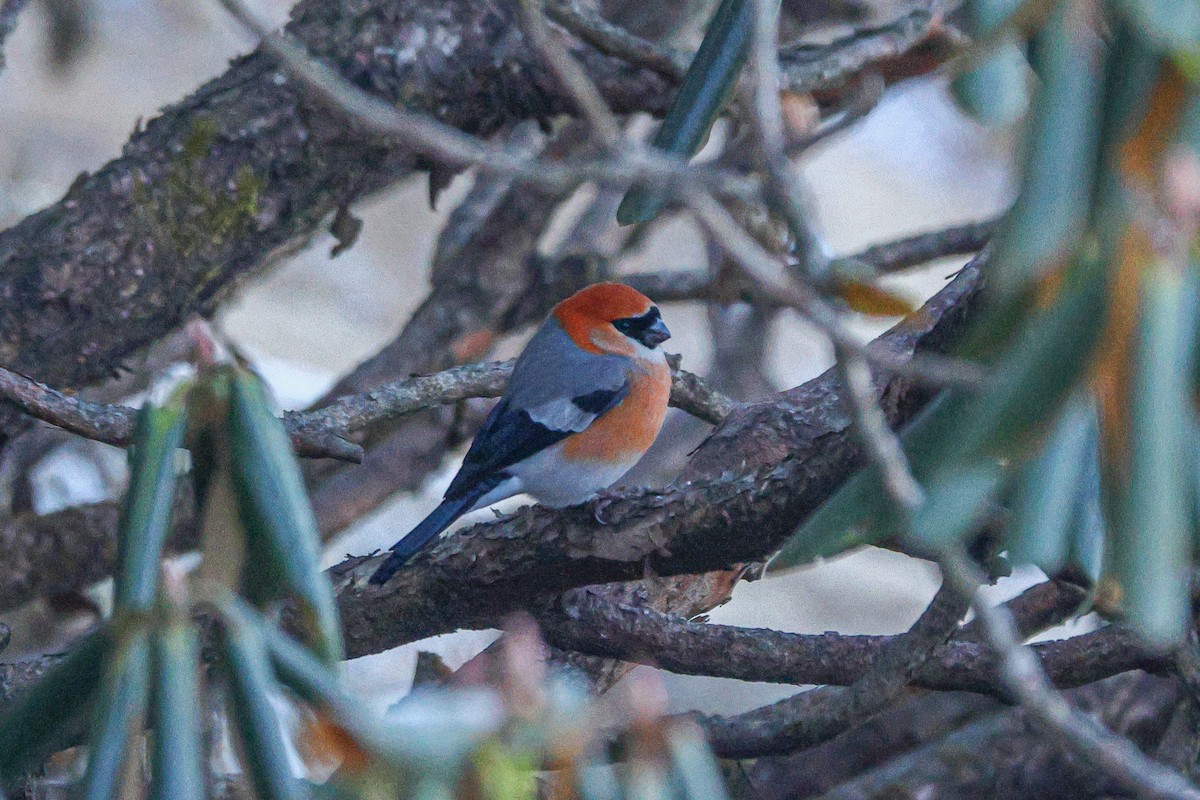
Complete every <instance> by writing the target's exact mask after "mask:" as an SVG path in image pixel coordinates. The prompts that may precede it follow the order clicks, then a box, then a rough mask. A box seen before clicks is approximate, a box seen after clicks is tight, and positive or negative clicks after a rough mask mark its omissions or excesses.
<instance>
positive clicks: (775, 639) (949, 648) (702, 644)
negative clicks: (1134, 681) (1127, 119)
mask: <svg viewBox="0 0 1200 800" xmlns="http://www.w3.org/2000/svg"><path fill="white" fill-rule="evenodd" d="M538 621H539V622H540V623H541V624H542V631H543V635H544V636H545V638H546V641H547V642H548V643H550V644H552V645H554V646H555V647H558V648H561V649H564V650H573V651H576V652H580V653H584V654H587V655H592V656H603V657H605V658H616V659H620V660H622V661H630V662H634V663H637V664H649V665H651V666H655V667H658V668H659V669H665V670H667V671H668V672H675V673H678V674H681V675H707V676H711V677H717V678H734V679H737V680H743V681H761V682H766V683H787V684H793V685H801V684H828V685H832V686H848V685H850V684H852V683H855V682H856V681H858V680H860V679H862V678H863V677H864V676H866V675H867V674H869V672H870V671H871V669H872V668H873V666H874V665H875V664H876V663H877V661H878V659H879V657H880V654H881V653H882V652H883V651H884V650H885V649H886V648H888V647H889V646H890V645H891V644H892V643H893V642H894V641H895V640H896V638H897V637H895V636H850V635H843V634H838V633H828V632H827V633H823V634H801V633H784V632H782V631H774V630H765V629H760V628H738V627H733V626H728V625H713V624H707V623H700V622H691V621H689V620H687V619H683V618H681V617H677V616H672V615H667V614H662V613H659V612H657V611H654V610H653V609H649V608H637V607H632V606H627V605H621V604H617V603H613V602H610V601H607V600H606V599H604V598H601V597H596V596H594V595H593V594H591V593H590V592H588V590H586V589H585V590H580V591H576V592H571V593H569V594H568V596H567V598H566V600H565V601H564V602H563V604H562V606H561V607H560V608H557V609H553V610H550V611H548V612H545V613H542V614H539V616H538ZM1032 650H1033V652H1034V653H1035V654H1036V655H1037V657H1038V659H1039V660H1040V661H1041V663H1042V667H1043V668H1044V669H1045V670H1046V674H1047V675H1048V676H1049V678H1050V680H1051V681H1052V682H1053V683H1054V684H1055V685H1056V686H1058V687H1060V688H1070V687H1074V686H1082V685H1084V684H1087V683H1092V682H1094V681H1098V680H1101V679H1103V678H1107V677H1110V676H1112V675H1117V674H1119V673H1122V672H1128V671H1130V670H1135V669H1142V670H1150V671H1157V670H1161V669H1164V668H1167V667H1169V666H1170V662H1169V659H1168V658H1167V657H1166V656H1165V655H1164V654H1163V653H1156V652H1154V651H1153V650H1152V649H1149V648H1147V647H1145V645H1144V644H1143V643H1142V642H1141V641H1140V640H1139V639H1138V638H1137V636H1136V635H1135V634H1134V633H1133V632H1132V631H1130V630H1128V629H1126V628H1124V627H1120V626H1108V627H1105V628H1101V629H1099V630H1097V631H1093V632H1091V633H1086V634H1083V635H1080V636H1075V637H1072V638H1070V639H1061V640H1056V641H1050V642H1043V643H1040V644H1036V645H1033V646H1032ZM997 663H998V662H997V660H996V658H995V656H994V655H993V653H992V651H991V650H990V649H989V648H988V647H987V646H985V645H982V644H978V643H974V642H964V641H961V640H955V641H951V642H949V643H947V644H945V645H942V646H940V647H938V648H936V649H935V650H934V651H933V654H932V655H931V656H930V658H929V661H928V663H926V664H925V665H924V666H923V667H921V668H920V669H918V670H916V671H915V672H914V673H913V676H912V681H911V685H912V686H915V687H919V688H922V689H932V690H937V691H967V692H976V693H979V694H986V695H992V696H994V697H997V698H999V699H1001V700H1004V701H1006V702H1011V701H1012V694H1011V693H1010V692H1009V691H1008V690H1007V689H1005V688H1004V686H1003V684H1002V683H1001V682H1000V681H999V679H998V678H999V676H998V673H997Z"/></svg>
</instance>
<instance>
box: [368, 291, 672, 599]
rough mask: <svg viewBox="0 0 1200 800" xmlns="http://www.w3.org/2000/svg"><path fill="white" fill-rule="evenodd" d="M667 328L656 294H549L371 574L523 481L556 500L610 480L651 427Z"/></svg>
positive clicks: (655, 422) (664, 397) (378, 575)
mask: <svg viewBox="0 0 1200 800" xmlns="http://www.w3.org/2000/svg"><path fill="white" fill-rule="evenodd" d="M670 338H671V332H670V330H669V329H668V328H667V326H666V323H664V322H663V319H662V314H661V313H660V312H659V309H658V306H656V305H655V304H654V302H653V301H652V300H651V299H650V298H648V297H646V296H645V295H644V294H642V293H641V292H639V291H637V290H636V289H634V288H633V287H631V286H626V285H625V284H621V283H597V284H593V285H591V286H588V287H587V288H584V289H581V290H580V291H578V292H576V293H575V294H573V295H571V296H570V297H568V298H567V299H565V300H563V301H562V302H560V303H559V304H558V305H556V306H555V307H554V309H553V310H552V311H551V312H550V314H549V315H548V316H547V317H546V320H545V322H543V323H542V325H541V327H539V328H538V330H537V332H536V333H534V335H533V337H532V338H531V339H530V340H529V343H528V344H527V345H526V346H525V349H524V350H522V351H521V354H520V355H519V356H518V357H517V361H516V364H514V365H513V371H512V376H511V377H510V378H509V380H508V383H507V385H506V387H505V390H504V393H503V395H502V396H501V398H500V401H499V402H498V403H497V404H496V406H495V407H494V408H493V409H492V411H491V413H490V414H489V415H488V417H487V419H486V420H485V421H484V423H483V427H482V428H480V430H479V433H478V434H476V436H475V439H474V441H472V442H471V446H470V448H469V449H468V450H467V455H466V457H465V458H464V459H463V463H462V467H461V468H460V469H459V471H458V473H457V474H456V475H455V476H454V480H453V481H451V482H450V486H449V488H447V489H446V493H445V496H444V498H443V500H442V502H441V504H440V505H438V507H437V508H435V509H434V510H433V511H432V512H430V514H429V516H427V517H425V519H423V520H422V521H421V522H420V523H418V524H417V526H416V527H415V528H413V529H412V530H411V531H410V532H409V533H408V535H407V536H405V537H404V538H403V539H401V540H400V541H398V542H396V544H394V545H393V546H392V547H391V552H390V554H389V555H388V557H387V558H386V559H385V560H384V562H383V563H382V564H381V565H380V566H379V568H378V569H377V570H376V571H375V572H374V573H373V574H372V576H371V578H370V583H372V584H376V585H378V584H383V583H386V582H387V581H388V579H389V578H391V577H392V575H394V574H395V573H396V572H397V571H398V570H399V569H400V568H401V567H403V566H404V565H405V564H406V563H407V562H408V560H409V559H411V558H412V557H413V556H414V555H415V554H416V553H418V552H420V551H421V550H422V549H424V548H425V547H426V545H428V544H429V543H430V542H431V541H433V539H434V538H435V537H437V536H438V535H439V534H441V533H442V531H444V530H446V528H448V527H450V525H452V524H453V523H454V521H455V520H457V519H458V518H459V517H461V516H463V515H464V514H467V513H469V512H471V511H475V510H477V509H480V508H484V507H486V506H489V505H491V504H493V503H496V502H499V501H500V500H505V499H507V498H509V497H513V496H514V495H517V494H522V493H525V494H530V495H532V496H533V497H534V498H535V499H537V500H538V501H539V502H541V503H542V504H544V505H548V506H552V507H565V506H570V505H575V504H577V503H581V502H583V501H584V500H587V499H588V498H590V497H592V496H593V495H595V494H596V493H597V492H598V491H600V490H601V489H605V488H607V487H609V486H611V485H612V484H613V483H614V482H616V481H617V480H618V479H619V478H620V477H621V476H622V475H624V474H625V473H626V472H628V471H629V470H630V469H631V468H632V467H633V465H634V464H636V463H637V462H638V460H640V459H641V457H642V455H644V454H645V452H646V451H647V450H648V449H649V448H650V445H651V444H653V443H654V440H655V438H657V437H658V432H659V430H660V429H661V428H662V423H663V419H664V417H665V416H666V413H667V401H668V400H669V399H670V395H671V369H670V367H669V366H668V365H667V359H666V355H665V354H664V353H663V351H662V349H661V348H660V347H659V345H661V344H662V343H663V342H665V341H667V340H668V339H670Z"/></svg>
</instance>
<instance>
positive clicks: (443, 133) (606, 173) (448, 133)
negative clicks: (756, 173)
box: [219, 0, 758, 196]
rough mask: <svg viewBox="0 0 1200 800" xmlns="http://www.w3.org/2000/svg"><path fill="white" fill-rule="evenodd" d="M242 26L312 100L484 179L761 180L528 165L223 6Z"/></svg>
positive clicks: (621, 165) (678, 169)
mask: <svg viewBox="0 0 1200 800" xmlns="http://www.w3.org/2000/svg"><path fill="white" fill-rule="evenodd" d="M219 2H220V3H221V5H222V6H224V7H225V9H226V10H227V11H228V12H229V13H230V14H231V15H232V16H233V17H234V18H236V19H237V20H238V21H239V22H240V23H241V24H242V25H244V26H245V27H246V28H248V29H249V30H251V31H253V32H254V34H255V35H256V36H258V37H259V38H260V39H261V41H262V47H263V48H264V49H266V50H267V51H268V52H270V53H271V54H272V55H274V56H275V57H276V58H278V59H279V62H280V65H281V66H283V68H284V69H285V70H287V72H288V73H289V74H291V75H292V77H294V78H295V79H296V80H297V81H299V82H300V83H302V84H303V85H304V86H305V87H306V89H307V90H308V92H309V93H310V94H311V95H312V97H313V98H314V99H316V100H318V101H320V102H322V103H324V104H325V105H327V106H329V107H331V108H334V109H336V110H338V111H340V112H342V113H343V114H345V115H346V116H347V117H349V118H350V119H351V120H354V121H355V122H357V123H358V124H360V125H362V126H363V127H364V128H366V129H367V130H369V131H371V132H373V133H376V134H380V135H383V136H387V137H389V138H392V139H395V140H396V141H398V142H400V143H402V144H404V145H405V146H407V147H410V148H412V149H413V150H415V151H417V152H420V153H421V154H423V155H425V156H428V157H430V158H434V159H436V160H438V161H440V162H442V163H443V164H445V165H447V166H451V167H468V166H477V167H479V168H480V169H481V170H484V171H486V172H497V173H501V174H507V175H512V176H514V177H518V178H520V179H521V180H523V181H527V182H530V183H537V184H540V185H543V186H547V187H550V188H567V187H571V186H574V185H577V184H578V183H580V182H581V181H596V182H597V183H600V184H602V185H617V186H621V187H628V186H631V185H633V184H635V183H649V182H653V183H654V185H655V186H656V187H660V188H664V189H666V190H668V191H674V192H682V191H684V190H690V189H691V188H692V187H693V186H695V185H697V184H702V185H712V186H713V187H714V188H719V189H720V190H721V191H722V192H727V193H730V194H736V195H739V196H754V195H755V194H756V193H757V191H758V187H757V181H755V180H753V179H748V178H745V177H742V176H739V175H736V174H732V173H728V172H721V171H715V170H712V169H708V168H705V167H703V166H701V167H695V166H689V165H688V164H687V163H686V162H684V161H683V160H682V159H678V158H673V157H671V156H669V155H666V154H662V153H657V154H656V153H651V152H649V151H648V150H646V151H645V152H640V153H639V152H633V153H627V154H622V155H621V157H618V158H613V157H609V158H606V159H602V160H584V161H575V162H571V163H557V162H554V161H549V160H545V159H537V158H528V157H526V156H524V155H522V154H520V153H517V152H514V151H512V150H511V149H510V148H507V147H505V146H503V145H495V144H492V143H490V142H486V141H484V140H482V139H479V138H477V137H475V136H471V135H470V134H467V133H463V132H462V131H461V130H459V129H457V128H454V127H451V126H449V125H445V124H443V123H441V122H438V121H437V120H435V119H432V118H430V117H427V116H424V115H422V114H417V113H414V112H410V111H407V110H405V109H403V108H401V107H398V106H392V105H389V104H388V103H385V102H383V101H382V100H380V99H379V98H377V97H375V96H373V95H371V94H369V93H368V92H366V91H364V90H362V89H360V88H359V87H357V86H355V85H354V84H352V83H350V82H349V81H347V80H346V79H345V78H344V77H342V75H341V74H340V73H338V72H337V71H336V70H334V69H332V68H331V67H329V66H327V65H326V64H324V63H322V62H320V61H318V60H317V59H315V58H313V57H312V56H311V55H310V54H309V53H308V51H307V50H306V49H305V48H304V46H303V45H301V44H300V43H298V42H297V41H296V40H295V39H294V38H293V37H291V36H290V35H289V34H286V33H273V32H272V31H271V29H270V28H269V27H268V26H267V25H266V24H265V23H264V22H262V20H261V19H259V18H258V16H257V15H256V14H255V13H254V12H252V11H251V10H250V9H249V8H248V7H247V6H246V5H245V4H244V3H243V2H241V0H219Z"/></svg>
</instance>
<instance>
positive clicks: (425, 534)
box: [370, 487, 490, 585]
mask: <svg viewBox="0 0 1200 800" xmlns="http://www.w3.org/2000/svg"><path fill="white" fill-rule="evenodd" d="M489 490H490V487H487V488H485V490H484V491H481V492H478V493H476V492H471V493H469V494H466V495H464V496H462V497H456V498H454V499H453V500H451V499H446V500H443V501H442V503H441V505H439V506H438V507H437V508H435V509H434V510H433V511H431V512H429V516H427V517H426V518H425V519H423V520H421V521H420V522H419V523H417V527H415V528H413V529H412V530H411V531H409V532H408V535H407V536H405V537H404V538H403V539H401V540H400V541H398V542H396V543H395V544H394V545H392V548H391V550H392V552H391V555H389V556H388V557H387V558H386V559H385V560H384V562H383V563H382V564H380V565H379V569H377V570H375V574H374V575H372V576H371V580H370V583H373V584H376V585H379V584H383V583H387V581H388V579H389V578H391V577H392V576H393V575H395V574H396V572H397V571H398V570H399V569H400V568H401V567H403V566H404V565H405V564H406V563H407V562H408V560H409V559H410V558H412V557H413V556H414V555H416V554H417V553H418V552H420V551H421V550H422V549H424V547H425V545H427V544H429V543H430V542H431V541H433V540H434V539H435V538H437V535H438V534H439V533H441V532H442V531H444V530H446V528H449V527H450V526H451V525H452V524H454V520H456V519H458V518H459V517H461V516H462V515H463V514H465V513H467V510H468V509H470V508H471V506H472V505H474V503H475V501H476V500H478V499H479V498H480V497H482V496H483V495H484V494H486V493H487V491H489Z"/></svg>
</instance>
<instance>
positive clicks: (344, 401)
mask: <svg viewBox="0 0 1200 800" xmlns="http://www.w3.org/2000/svg"><path fill="white" fill-rule="evenodd" d="M512 368H513V361H512V360H511V359H510V360H509V361H492V362H484V363H482V364H468V365H466V366H462V367H454V368H452V369H448V370H444V371H442V372H439V373H437V374H435V375H424V376H420V377H416V378H408V379H406V380H401V381H393V382H391V383H387V384H384V385H383V386H381V387H379V388H378V389H373V390H371V391H369V392H363V393H362V394H356V395H346V396H345V397H341V398H339V399H338V400H336V401H335V402H333V403H330V404H329V405H327V406H322V407H321V408H319V409H316V410H314V411H300V412H296V411H290V412H287V413H286V414H285V415H284V424H285V425H286V427H287V429H288V433H289V435H290V436H291V439H292V446H293V447H294V448H295V449H296V453H297V454H298V455H301V456H308V457H326V458H328V457H333V458H340V459H342V460H347V461H361V460H362V448H361V447H359V446H358V445H354V444H351V443H350V442H348V441H346V439H347V438H348V437H350V436H353V435H354V434H356V433H359V432H361V431H363V430H366V429H367V428H369V427H371V426H372V425H375V424H378V423H380V422H384V421H388V420H392V419H396V418H398V417H402V416H405V415H407V414H411V413H413V412H415V411H420V410H421V409H424V408H429V407H430V406H435V405H448V404H451V403H457V402H459V401H460V400H465V399H467V398H469V397H499V396H500V395H501V394H502V393H503V392H504V386H505V384H506V383H507V382H508V378H509V376H510V375H511V374H512ZM673 377H674V383H673V385H672V387H671V405H673V406H675V407H676V408H681V409H683V410H685V411H687V412H688V413H689V414H693V415H695V416H697V417H698V418H700V419H702V420H704V421H705V422H710V423H712V424H714V425H715V424H717V423H719V422H720V421H721V420H722V419H724V418H725V416H726V415H727V414H728V413H729V411H730V410H731V409H732V408H733V404H732V401H730V400H729V398H727V397H723V396H722V395H720V394H719V393H717V392H714V391H713V390H712V389H710V388H709V387H708V386H707V385H705V383H704V381H703V380H701V379H700V378H698V377H697V376H695V375H693V374H691V373H690V372H687V371H686V370H682V369H679V367H678V359H676V360H675V363H674V364H673ZM0 397H2V398H4V399H6V400H8V401H10V402H12V403H14V404H15V405H17V406H18V407H19V408H20V409H21V410H22V411H24V412H25V413H26V414H29V415H30V416H33V417H36V418H37V419H40V420H42V421H43V422H49V423H50V424H51V425H56V426H58V427H60V428H62V429H63V430H67V431H70V432H71V433H75V434H78V435H80V436H82V437H84V438H86V439H91V440H93V441H97V442H103V443H104V444H110V445H114V446H116V447H128V446H129V445H130V444H132V442H133V434H134V428H135V420H136V418H137V413H138V411H137V409H136V408H130V407H129V406H123V405H115V404H114V405H105V404H100V403H91V402H88V401H87V400H82V399H80V398H77V397H71V396H69V395H66V394H63V393H62V392H60V391H57V390H56V389H51V388H50V387H48V386H44V385H43V384H40V383H38V382H36V381H34V380H31V379H30V378H27V377H25V376H23V375H18V374H17V373H15V372H10V371H9V370H6V369H4V368H3V367H0Z"/></svg>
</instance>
